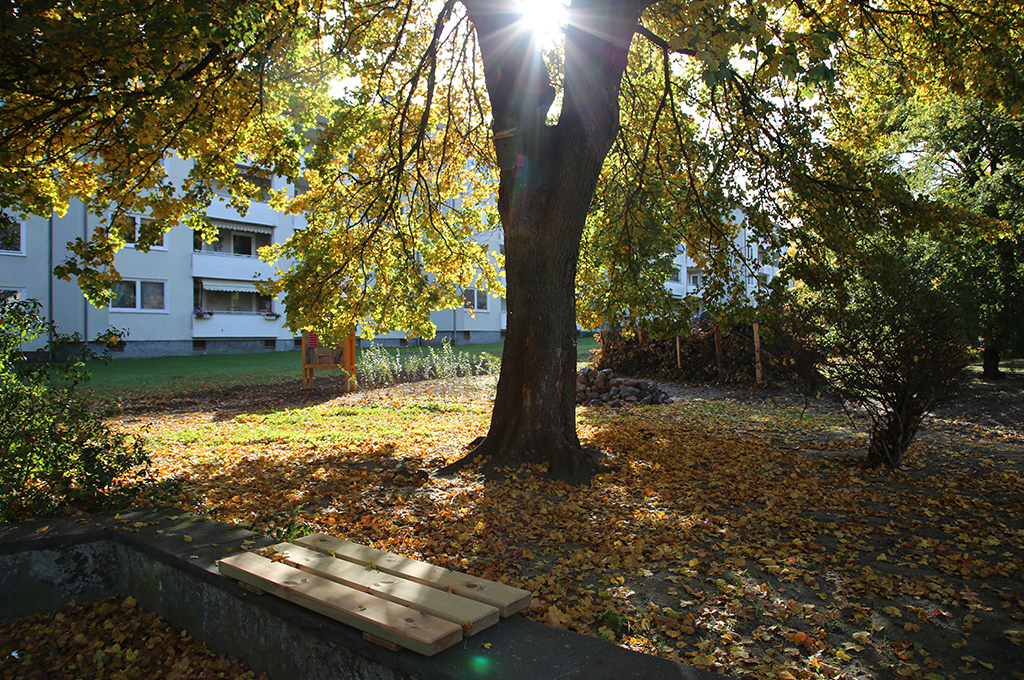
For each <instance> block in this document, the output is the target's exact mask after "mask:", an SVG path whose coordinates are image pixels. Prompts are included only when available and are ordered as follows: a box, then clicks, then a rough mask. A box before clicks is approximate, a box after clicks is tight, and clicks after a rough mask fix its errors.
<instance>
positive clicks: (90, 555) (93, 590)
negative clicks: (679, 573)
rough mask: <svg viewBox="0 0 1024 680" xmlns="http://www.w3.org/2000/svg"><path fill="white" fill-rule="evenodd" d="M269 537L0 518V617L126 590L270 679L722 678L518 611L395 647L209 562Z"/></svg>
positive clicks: (163, 523)
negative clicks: (448, 639)
mask: <svg viewBox="0 0 1024 680" xmlns="http://www.w3.org/2000/svg"><path fill="white" fill-rule="evenodd" d="M186 537H187V538H186ZM274 543H277V541H276V540H274V539H271V538H269V537H267V536H261V535H258V534H255V533H253V532H251V531H246V530H243V529H238V528H236V527H233V526H229V525H225V524H220V523H218V522H213V521H209V520H205V519H202V518H199V517H195V516H193V515H189V514H187V513H182V512H179V511H177V510H168V509H166V508H157V509H147V510H139V511H133V512H127V513H124V514H121V515H118V516H113V517H111V516H107V515H84V516H81V517H71V518H63V517H61V518H52V519H48V520H33V521H29V522H21V523H18V524H8V525H0V593H2V594H3V596H2V597H0V621H7V620H10V619H16V618H20V617H22V616H26V615H28V614H31V613H33V612H37V611H46V610H50V609H56V608H57V607H62V606H64V605H66V604H67V603H68V601H70V600H76V601H79V602H88V601H95V600H99V599H103V598H106V597H109V596H111V595H119V596H122V597H125V596H128V595H132V596H133V597H135V598H136V599H137V600H138V602H139V606H140V607H142V608H143V609H145V610H147V611H151V612H155V613H157V614H160V615H161V616H163V617H164V618H165V619H166V620H167V621H168V622H169V623H171V624H172V625H174V626H177V627H179V628H183V629H185V630H187V631H188V632H189V634H190V635H191V636H192V637H193V638H195V639H197V640H199V641H201V642H203V643H205V644H206V645H207V647H209V648H210V649H211V650H212V651H213V652H215V653H217V654H224V655H226V656H228V657H230V658H239V657H241V658H243V659H245V662H246V663H247V664H248V665H249V667H250V668H251V669H252V670H253V671H255V672H256V673H257V674H259V673H266V674H267V675H268V676H269V677H270V678H271V680H285V679H287V680H306V679H308V680H324V678H353V679H355V678H360V679H366V678H373V679H375V680H376V679H379V680H389V679H392V678H394V679H412V678H416V679H419V680H473V679H476V678H487V679H488V680H504V679H508V680H521V679H522V678H531V677H533V678H536V677H544V678H565V679H566V680H571V679H575V678H578V679H580V680H583V679H587V680H591V679H595V678H645V680H662V679H663V678H664V679H668V678H674V679H676V678H682V679H685V680H710V679H711V678H717V677H719V676H717V675H715V674H713V673H711V672H710V671H705V670H702V669H698V668H694V667H691V666H685V665H682V664H678V663H674V662H671V661H667V660H665V659H659V658H655V657H652V656H648V655H645V654H639V653H636V652H632V651H629V650H627V649H623V648H621V647H619V646H617V645H614V644H612V643H610V642H606V641H604V640H599V639H597V638H592V637H588V636H586V635H580V634H578V633H574V632H571V631H566V630H559V629H557V628H552V627H550V626H546V625H544V624H541V623H537V622H535V621H531V620H529V619H526V618H523V617H520V616H513V617H510V618H508V619H504V620H502V621H501V622H500V623H499V624H497V625H495V626H492V627H491V628H489V629H487V630H485V631H483V632H481V633H479V634H478V635H474V636H473V637H471V638H468V639H467V640H465V641H464V642H463V643H461V644H459V645H456V646H454V647H452V648H450V649H448V650H445V651H444V652H441V653H439V654H437V655H436V656H433V657H430V658H427V657H424V656H421V655H419V654H416V653H414V652H409V651H406V650H400V651H397V652H392V651H389V650H387V649H384V648H383V647H378V646H377V645H374V644H371V643H369V642H367V641H366V640H364V639H363V637H362V634H361V633H360V632H359V631H358V630H356V629H354V628H351V627H349V626H346V625H344V624H341V623H339V622H337V621H334V620H332V619H329V618H327V617H325V616H321V615H320V614H317V613H315V612H312V611H309V610H307V609H303V608H302V607H299V606H297V605H294V604H292V603H290V602H287V601H285V600H283V599H280V598H277V597H274V596H272V595H257V594H254V593H251V592H247V591H245V590H243V589H242V588H241V587H240V586H239V585H238V583H237V582H235V581H234V580H232V579H229V578H226V577H224V576H222V575H221V574H220V572H219V571H218V569H217V560H219V559H220V558H222V557H226V556H228V555H231V554H237V553H238V552H240V551H243V550H250V549H255V548H260V547H264V546H267V545H273V544H274ZM487 644H489V645H490V647H489V648H488V647H486V646H485V645H487Z"/></svg>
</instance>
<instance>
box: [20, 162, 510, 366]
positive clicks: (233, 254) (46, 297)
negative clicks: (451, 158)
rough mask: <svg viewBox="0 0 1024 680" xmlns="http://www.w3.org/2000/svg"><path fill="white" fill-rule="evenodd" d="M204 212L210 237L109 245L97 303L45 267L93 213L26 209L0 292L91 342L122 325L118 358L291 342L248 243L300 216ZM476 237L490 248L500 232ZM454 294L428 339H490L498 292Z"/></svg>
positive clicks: (391, 338)
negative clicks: (261, 286) (212, 231)
mask: <svg viewBox="0 0 1024 680" xmlns="http://www.w3.org/2000/svg"><path fill="white" fill-rule="evenodd" d="M166 167H167V172H168V175H169V177H170V178H171V179H172V180H175V179H180V178H183V177H184V176H185V174H186V173H187V172H188V169H189V161H186V160H182V159H179V158H172V159H170V160H168V161H167V165H166ZM240 171H241V172H244V171H245V169H244V168H240ZM249 179H250V181H252V182H254V183H256V184H257V185H258V186H260V188H262V189H264V190H270V189H281V188H285V189H287V190H288V191H289V192H290V193H291V192H293V191H294V187H291V186H290V185H289V184H288V183H287V182H286V181H285V180H284V179H282V178H277V177H274V178H262V177H256V176H252V177H249ZM206 216H207V218H208V219H209V220H210V222H211V223H212V224H213V225H214V226H215V227H217V228H218V230H219V238H218V239H217V240H216V241H214V242H206V241H204V240H203V239H202V238H201V237H200V235H199V234H198V233H195V232H193V231H192V230H191V229H189V228H188V227H187V226H185V225H177V226H175V227H174V228H172V229H171V230H170V231H169V232H167V233H166V234H164V236H163V242H162V243H161V244H160V245H158V246H156V247H153V248H151V249H150V251H149V252H147V253H143V252H141V251H138V250H136V249H135V248H134V247H132V246H131V245H128V246H126V247H125V248H124V249H122V250H121V251H119V252H118V253H117V255H116V259H115V265H116V267H117V269H118V271H119V272H120V273H121V276H122V278H123V279H124V280H123V281H122V282H121V283H119V284H117V285H115V286H114V289H113V293H114V298H113V300H112V301H111V302H110V304H109V305H108V306H106V307H103V308H101V309H97V308H96V307H94V306H92V305H91V304H90V303H89V302H88V301H86V299H85V297H84V296H83V295H82V292H81V290H79V288H78V286H77V285H76V284H75V283H73V282H66V281H61V280H60V279H58V278H56V277H55V276H54V275H53V268H54V266H55V265H57V264H59V263H60V262H62V261H63V260H64V259H65V257H66V256H67V247H66V246H67V244H68V242H70V241H72V240H73V239H74V238H76V237H82V238H88V236H89V234H90V233H91V232H92V230H93V228H94V227H95V226H96V225H97V224H98V222H99V218H97V217H96V216H94V215H90V214H88V212H87V211H86V210H85V209H84V206H83V205H82V204H81V203H78V202H73V203H72V205H71V206H70V208H69V210H68V212H67V213H66V214H65V215H64V216H61V217H58V216H57V215H54V216H53V217H51V218H49V219H47V218H42V217H31V218H29V219H28V220H25V221H23V222H21V223H20V224H19V225H18V227H17V228H16V229H15V230H14V231H13V233H4V234H2V235H0V296H2V297H11V296H13V297H18V298H23V299H36V300H38V301H39V302H40V303H41V304H42V308H43V314H44V316H45V317H46V318H48V319H51V320H53V321H54V322H55V323H56V324H57V327H58V329H59V330H60V331H61V332H62V333H65V334H71V333H75V332H78V333H80V334H81V335H82V336H83V337H84V338H86V339H88V340H92V339H93V338H95V337H96V335H97V334H98V333H100V332H102V331H104V330H106V329H107V328H109V327H114V328H118V329H126V330H127V331H128V335H127V337H125V338H124V342H123V344H122V345H121V346H119V347H117V348H116V350H115V354H114V356H116V357H119V358H136V357H149V356H169V355H189V354H204V353H210V354H228V353H244V352H262V351H284V350H291V349H297V348H298V347H299V346H300V340H299V338H297V337H295V336H294V335H293V334H292V333H291V332H290V331H288V330H287V329H286V328H285V325H284V322H285V318H284V304H283V300H282V299H280V298H270V297H268V296H262V295H260V294H259V292H258V291H257V289H256V286H255V283H254V281H255V280H256V279H257V278H266V277H269V276H270V275H272V274H273V271H274V268H273V267H272V266H271V265H269V264H266V263H265V262H263V261H262V260H260V259H259V257H258V256H257V250H258V248H260V247H261V246H264V245H268V244H270V243H273V242H280V241H284V240H285V239H287V238H289V237H290V236H291V235H292V233H294V231H295V230H296V229H303V228H305V226H306V220H305V218H304V217H302V216H296V215H288V214H284V213H281V212H278V211H276V210H274V209H272V208H271V207H270V206H269V205H268V204H267V203H266V202H261V201H254V202H253V203H252V204H251V205H250V207H249V210H248V212H247V213H246V214H245V215H244V216H243V215H241V214H239V213H238V212H237V211H236V210H234V209H233V208H231V207H230V206H229V205H228V204H227V201H226V200H221V201H215V202H214V203H213V204H212V205H211V206H210V207H209V209H208V210H207V212H206ZM133 217H134V218H135V219H136V220H137V221H139V222H140V223H141V222H142V221H143V220H145V219H147V218H146V216H145V215H143V214H138V215H134V216H133ZM478 238H479V239H480V240H481V241H482V242H486V243H487V244H488V246H489V247H490V249H491V250H493V251H494V252H500V250H501V241H502V238H501V233H500V230H490V231H487V232H483V233H481V234H480V235H479V236H478ZM464 296H465V297H466V299H467V304H466V307H465V308H462V309H454V310H451V309H448V310H440V311H437V312H434V313H433V314H432V320H433V321H434V323H435V324H436V325H437V327H438V334H437V337H436V338H435V339H434V340H432V341H431V344H436V343H440V342H441V340H442V338H448V339H449V340H451V341H452V342H453V343H455V344H466V343H474V344H476V343H489V342H500V341H501V339H502V337H503V336H504V329H505V321H506V313H505V304H504V299H499V298H496V297H493V296H491V295H489V294H487V293H486V292H485V291H477V290H473V289H468V290H466V291H464ZM470 301H472V302H470ZM470 307H472V309H470ZM364 342H366V341H364ZM375 342H378V343H380V344H387V345H405V344H422V341H420V340H418V339H408V340H407V339H406V337H405V334H404V333H402V332H395V333H390V334H387V335H383V336H379V337H378V338H376V339H375ZM42 343H43V341H42V340H40V341H39V342H37V343H33V344H34V345H41V344H42ZM27 349H36V347H34V346H33V347H29V348H27Z"/></svg>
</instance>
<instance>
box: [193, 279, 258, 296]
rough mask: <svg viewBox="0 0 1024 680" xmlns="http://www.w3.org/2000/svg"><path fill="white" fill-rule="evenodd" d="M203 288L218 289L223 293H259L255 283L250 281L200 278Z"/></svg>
mask: <svg viewBox="0 0 1024 680" xmlns="http://www.w3.org/2000/svg"><path fill="white" fill-rule="evenodd" d="M202 281H203V289H204V290H218V291H221V292H225V293H259V291H258V290H256V284H255V283H252V282H250V281H229V280H227V279H202Z"/></svg>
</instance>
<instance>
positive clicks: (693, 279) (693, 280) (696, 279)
mask: <svg viewBox="0 0 1024 680" xmlns="http://www.w3.org/2000/svg"><path fill="white" fill-rule="evenodd" d="M690 285H691V286H693V287H694V288H700V274H691V275H690Z"/></svg>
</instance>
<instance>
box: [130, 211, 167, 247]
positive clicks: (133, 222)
mask: <svg viewBox="0 0 1024 680" xmlns="http://www.w3.org/2000/svg"><path fill="white" fill-rule="evenodd" d="M128 220H129V227H128V232H127V233H126V234H125V235H124V240H125V243H135V242H137V241H138V238H139V231H140V230H141V228H142V227H144V226H146V225H148V224H152V222H153V220H152V219H150V218H149V217H135V216H131V215H129V216H128ZM164 236H165V234H163V233H161V234H160V238H159V239H157V242H156V243H154V244H153V245H152V246H151V247H153V248H166V246H165V245H164Z"/></svg>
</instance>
